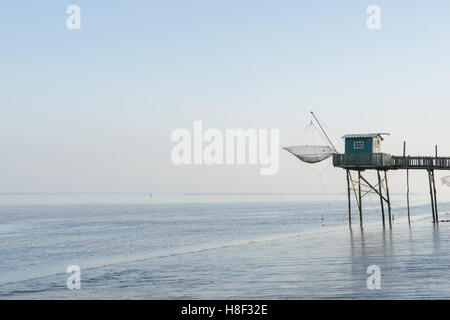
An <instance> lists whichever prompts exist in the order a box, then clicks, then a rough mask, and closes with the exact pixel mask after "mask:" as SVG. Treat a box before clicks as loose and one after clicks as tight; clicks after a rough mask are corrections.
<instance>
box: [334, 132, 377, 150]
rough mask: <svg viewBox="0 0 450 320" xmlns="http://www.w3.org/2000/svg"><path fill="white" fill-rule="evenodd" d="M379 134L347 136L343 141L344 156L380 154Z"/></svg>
mask: <svg viewBox="0 0 450 320" xmlns="http://www.w3.org/2000/svg"><path fill="white" fill-rule="evenodd" d="M381 135H382V134H381V133H366V134H348V135H345V136H344V137H343V138H344V139H345V154H362V153H364V154H371V153H380V152H381V141H383V137H382V136H381Z"/></svg>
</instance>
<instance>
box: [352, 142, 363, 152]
mask: <svg viewBox="0 0 450 320" xmlns="http://www.w3.org/2000/svg"><path fill="white" fill-rule="evenodd" d="M353 149H355V150H361V149H364V141H355V142H353Z"/></svg>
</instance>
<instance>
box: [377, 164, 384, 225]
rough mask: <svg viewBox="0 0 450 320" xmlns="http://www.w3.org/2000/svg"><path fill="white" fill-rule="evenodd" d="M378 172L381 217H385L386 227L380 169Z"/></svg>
mask: <svg viewBox="0 0 450 320" xmlns="http://www.w3.org/2000/svg"><path fill="white" fill-rule="evenodd" d="M377 174H378V191H379V193H380V205H381V217H382V219H383V228H384V227H385V222H384V202H383V190H382V189H381V176H380V170H377Z"/></svg>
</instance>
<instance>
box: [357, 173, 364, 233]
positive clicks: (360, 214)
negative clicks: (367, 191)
mask: <svg viewBox="0 0 450 320" xmlns="http://www.w3.org/2000/svg"><path fill="white" fill-rule="evenodd" d="M358 192H359V203H358V206H359V224H360V225H361V227H362V226H363V217H362V196H361V171H360V170H358Z"/></svg>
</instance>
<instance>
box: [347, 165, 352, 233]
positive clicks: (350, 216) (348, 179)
mask: <svg viewBox="0 0 450 320" xmlns="http://www.w3.org/2000/svg"><path fill="white" fill-rule="evenodd" d="M350 191H351V190H350V170H348V169H347V195H348V224H349V226H350V227H351V226H352V202H351V197H350Z"/></svg>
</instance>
